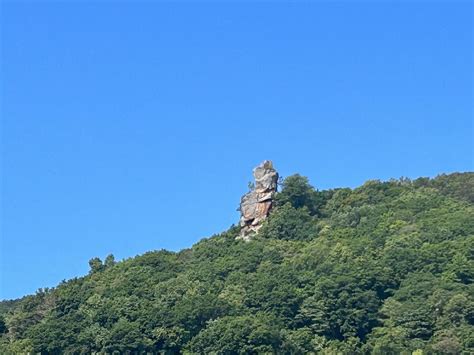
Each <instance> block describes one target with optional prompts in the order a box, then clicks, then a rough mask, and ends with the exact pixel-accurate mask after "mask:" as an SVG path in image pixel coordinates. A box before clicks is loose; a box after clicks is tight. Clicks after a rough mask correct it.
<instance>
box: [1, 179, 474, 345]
mask: <svg viewBox="0 0 474 355" xmlns="http://www.w3.org/2000/svg"><path fill="white" fill-rule="evenodd" d="M276 202H277V207H276V208H275V209H274V210H273V211H272V213H271V215H270V217H269V218H268V219H267V221H266V222H265V224H264V225H263V227H262V229H261V230H260V232H259V234H258V236H256V237H254V238H253V239H252V240H251V241H250V242H244V241H241V240H236V236H237V235H238V234H239V228H238V227H231V228H230V229H229V230H228V231H227V232H225V233H222V234H220V235H215V236H213V237H211V238H209V239H204V240H202V241H200V242H199V243H197V244H196V245H194V246H193V247H192V248H190V249H186V250H182V251H180V252H178V253H172V252H168V251H164V250H161V251H155V252H149V253H146V254H144V255H141V256H138V257H135V258H131V259H128V260H124V261H122V262H118V263H116V262H115V261H114V260H113V258H112V257H108V258H107V259H106V261H105V262H104V263H102V262H101V261H100V259H98V258H95V259H92V260H91V262H90V265H91V271H90V273H89V275H87V276H84V277H81V278H76V279H73V280H69V281H67V282H63V283H61V284H60V285H58V286H57V287H56V288H54V289H51V290H39V291H38V292H37V294H36V295H33V296H27V297H24V298H23V299H21V300H19V301H17V302H14V303H10V304H7V303H0V306H1V307H0V333H2V335H1V338H0V339H1V340H0V353H2V354H3V353H20V352H27V351H33V352H43V353H91V352H102V353H112V352H113V351H118V352H120V353H126V352H127V351H131V352H135V351H145V352H146V351H148V352H151V353H170V354H171V353H199V354H210V353H226V354H233V353H275V352H278V353H288V354H303V353H311V352H313V353H327V354H335V353H338V352H339V353H343V354H357V353H372V354H390V353H393V354H399V353H407V354H410V353H411V352H413V351H416V350H422V351H423V352H424V353H444V354H458V353H461V352H464V353H470V352H473V351H474V330H473V324H474V301H473V295H474V288H473V285H472V282H473V279H474V261H473V257H474V173H456V174H451V175H441V176H439V177H437V178H435V179H427V178H420V179H417V180H414V181H410V180H408V179H401V180H393V181H389V182H380V181H368V182H367V183H365V184H364V185H363V186H361V187H359V188H356V189H353V190H351V189H348V188H345V189H336V190H327V191H317V190H315V189H314V188H312V187H311V186H310V185H309V184H308V181H307V179H306V178H304V177H301V176H299V175H294V176H291V177H288V178H287V179H286V180H285V181H284V184H283V189H282V191H281V192H280V193H278V194H277V196H276ZM419 353H420V352H419Z"/></svg>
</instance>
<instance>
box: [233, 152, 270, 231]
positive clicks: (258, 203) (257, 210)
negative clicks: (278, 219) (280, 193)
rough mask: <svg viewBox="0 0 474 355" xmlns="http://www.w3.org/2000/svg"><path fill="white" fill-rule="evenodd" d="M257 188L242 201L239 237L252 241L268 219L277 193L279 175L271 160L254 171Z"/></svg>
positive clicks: (243, 197) (254, 187)
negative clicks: (252, 236) (253, 235)
mask: <svg viewBox="0 0 474 355" xmlns="http://www.w3.org/2000/svg"><path fill="white" fill-rule="evenodd" d="M253 176H254V178H255V186H253V187H252V189H251V191H249V192H248V193H246V194H245V195H243V196H242V198H241V200H240V209H239V210H240V226H241V228H242V229H241V233H240V236H239V237H238V238H239V239H243V240H250V237H251V235H252V234H255V233H257V232H258V230H259V229H260V227H261V226H262V222H263V221H264V220H265V219H266V218H267V217H268V214H269V213H270V210H271V208H272V205H273V200H274V196H275V193H276V191H277V184H278V173H277V171H276V170H275V169H274V168H273V163H272V162H271V161H270V160H265V161H264V162H263V163H261V164H260V165H259V166H257V167H256V168H255V169H253Z"/></svg>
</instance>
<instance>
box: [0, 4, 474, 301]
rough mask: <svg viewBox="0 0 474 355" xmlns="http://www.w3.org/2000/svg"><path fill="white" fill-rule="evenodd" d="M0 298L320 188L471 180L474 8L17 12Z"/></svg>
mask: <svg viewBox="0 0 474 355" xmlns="http://www.w3.org/2000/svg"><path fill="white" fill-rule="evenodd" d="M2 4H3V5H2V14H1V15H2V18H1V30H2V34H1V39H2V53H1V65H2V72H1V79H0V80H1V84H2V107H1V120H2V154H1V156H2V167H1V179H2V195H1V201H2V213H1V253H0V257H1V264H0V265H1V284H0V299H1V298H15V297H19V296H22V295H25V294H27V293H33V292H35V290H36V289H38V288H39V287H47V286H49V287H50V286H54V285H56V284H57V283H58V282H59V281H61V280H63V279H68V278H71V277H74V276H80V275H83V274H85V273H87V272H88V260H89V259H90V258H92V257H95V256H99V257H101V258H104V257H105V256H106V255H107V254H109V253H113V254H114V255H115V256H116V258H117V259H122V258H127V257H131V256H135V255H137V254H141V253H144V252H146V251H149V250H155V249H161V248H165V249H171V250H179V249H181V248H185V247H190V246H191V245H192V244H193V243H195V242H197V241H198V240H199V239H201V238H202V237H206V236H211V235H212V234H214V233H218V232H220V231H223V230H225V229H227V228H228V227H229V226H230V225H231V224H232V223H234V222H237V221H238V218H239V216H238V212H237V211H236V208H237V207H238V203H239V199H240V196H241V195H242V194H243V193H244V192H246V190H247V183H248V181H250V180H251V169H252V168H253V167H254V166H255V165H256V164H258V163H259V162H260V161H262V160H264V159H272V160H273V161H274V163H275V166H276V168H277V169H278V170H279V171H280V174H281V175H283V176H288V175H290V174H292V173H295V172H299V173H301V174H302V175H306V176H308V177H309V178H310V181H311V182H312V184H313V185H315V186H316V187H317V188H319V189H326V188H335V187H347V186H349V187H355V186H358V185H360V184H362V183H363V182H364V181H366V180H368V179H389V178H392V177H395V178H398V177H401V176H408V177H412V178H415V177H419V176H436V175H437V174H440V173H448V172H454V171H472V170H474V169H473V102H474V100H473V49H472V46H473V5H472V3H471V2H464V3H456V2H453V1H451V2H450V1H445V2H431V1H426V2H418V3H416V2H410V1H405V2H400V3H398V4H395V3H388V2H355V1H352V2H346V3H344V2H337V3H330V2H316V3H313V4H309V3H303V2H299V3H298V2H297V3H293V4H290V3H283V2H278V3H270V2H261V3H258V4H257V3H250V2H240V3H232V4H229V3H227V4H220V5H219V4H217V3H196V2H194V3H183V2H180V3H177V4H171V3H158V2H154V3H153V2H141V3H137V2H132V1H130V2H117V3H113V2H108V1H100V2H99V1H98V2H96V3H93V2H90V3H85V2H70V3H66V2H51V3H47V2H40V3H36V4H34V3H28V2H12V1H6V2H5V1H4V2H2Z"/></svg>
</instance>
